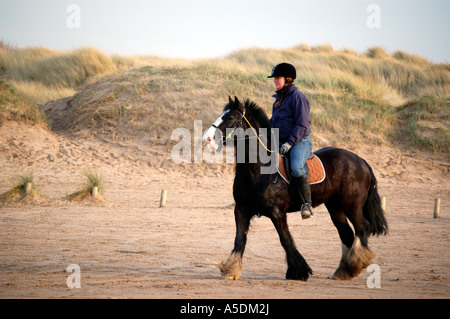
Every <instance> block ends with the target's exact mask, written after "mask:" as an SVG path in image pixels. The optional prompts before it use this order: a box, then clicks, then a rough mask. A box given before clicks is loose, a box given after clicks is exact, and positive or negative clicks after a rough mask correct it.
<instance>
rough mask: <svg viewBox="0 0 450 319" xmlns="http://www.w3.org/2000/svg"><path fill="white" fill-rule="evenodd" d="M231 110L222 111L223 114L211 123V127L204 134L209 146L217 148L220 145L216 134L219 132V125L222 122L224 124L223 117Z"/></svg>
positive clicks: (204, 139)
mask: <svg viewBox="0 0 450 319" xmlns="http://www.w3.org/2000/svg"><path fill="white" fill-rule="evenodd" d="M228 112H229V110H228V111H225V112H223V113H222V115H221V116H219V117H218V118H217V120H216V121H215V122H214V123H213V124H212V125H211V127H210V128H209V129H208V130H207V131H206V132H205V134H203V141H204V142H205V143H206V145H208V147H210V148H213V149H215V150H217V148H218V147H219V145H217V143H216V141H215V138H214V137H215V134H216V133H217V127H219V125H220V124H222V122H223V119H224V118H225V114H227V113H228Z"/></svg>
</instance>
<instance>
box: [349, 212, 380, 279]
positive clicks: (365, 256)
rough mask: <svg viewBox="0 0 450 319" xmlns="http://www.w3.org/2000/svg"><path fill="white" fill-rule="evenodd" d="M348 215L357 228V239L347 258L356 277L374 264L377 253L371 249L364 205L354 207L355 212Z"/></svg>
mask: <svg viewBox="0 0 450 319" xmlns="http://www.w3.org/2000/svg"><path fill="white" fill-rule="evenodd" d="M347 217H348V219H349V220H350V222H351V223H352V224H353V227H354V228H355V240H354V241H353V244H352V247H351V248H350V250H349V252H348V255H347V258H348V264H349V266H350V271H351V274H352V275H353V277H356V276H358V275H359V274H360V273H361V272H362V271H363V270H364V269H365V268H367V267H368V266H369V265H370V264H372V262H373V260H374V259H375V258H376V256H377V254H376V253H374V252H372V251H370V249H369V246H368V237H369V232H368V227H367V223H368V222H367V221H366V220H365V219H364V216H363V214H362V207H361V208H357V209H354V210H353V214H349V215H348V216H347Z"/></svg>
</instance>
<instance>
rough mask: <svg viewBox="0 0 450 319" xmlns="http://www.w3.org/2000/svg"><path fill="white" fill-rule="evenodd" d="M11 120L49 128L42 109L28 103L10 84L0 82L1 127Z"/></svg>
mask: <svg viewBox="0 0 450 319" xmlns="http://www.w3.org/2000/svg"><path fill="white" fill-rule="evenodd" d="M9 120H11V121H16V122H19V123H26V124H33V125H40V126H43V127H48V121H47V118H46V116H45V114H44V112H43V111H42V110H41V109H40V108H38V107H36V106H35V105H32V104H30V103H29V102H27V101H26V100H25V99H24V98H23V97H21V96H20V95H19V94H17V93H16V92H15V90H14V89H13V88H12V86H11V85H10V84H8V83H6V82H4V81H1V80H0V126H1V125H2V123H3V122H4V121H9Z"/></svg>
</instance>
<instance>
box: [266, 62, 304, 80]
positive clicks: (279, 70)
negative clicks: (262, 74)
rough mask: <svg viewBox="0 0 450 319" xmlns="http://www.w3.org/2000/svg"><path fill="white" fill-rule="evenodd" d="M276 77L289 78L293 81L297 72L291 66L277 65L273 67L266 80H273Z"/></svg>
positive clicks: (287, 64)
mask: <svg viewBox="0 0 450 319" xmlns="http://www.w3.org/2000/svg"><path fill="white" fill-rule="evenodd" d="M276 76H284V77H285V78H291V79H292V80H294V79H295V78H296V77H297V71H296V70H295V67H294V66H293V65H292V64H289V63H279V64H277V65H275V66H274V67H273V69H272V74H271V75H270V76H268V78H273V77H276Z"/></svg>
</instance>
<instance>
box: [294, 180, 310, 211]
mask: <svg viewBox="0 0 450 319" xmlns="http://www.w3.org/2000/svg"><path fill="white" fill-rule="evenodd" d="M292 182H293V186H294V187H295V188H296V189H297V191H298V192H299V194H300V199H301V201H302V208H301V214H302V219H307V218H309V217H311V216H312V215H313V213H312V210H311V202H312V201H311V187H310V185H309V175H308V174H303V175H302V176H300V177H294V178H293V180H292Z"/></svg>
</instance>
